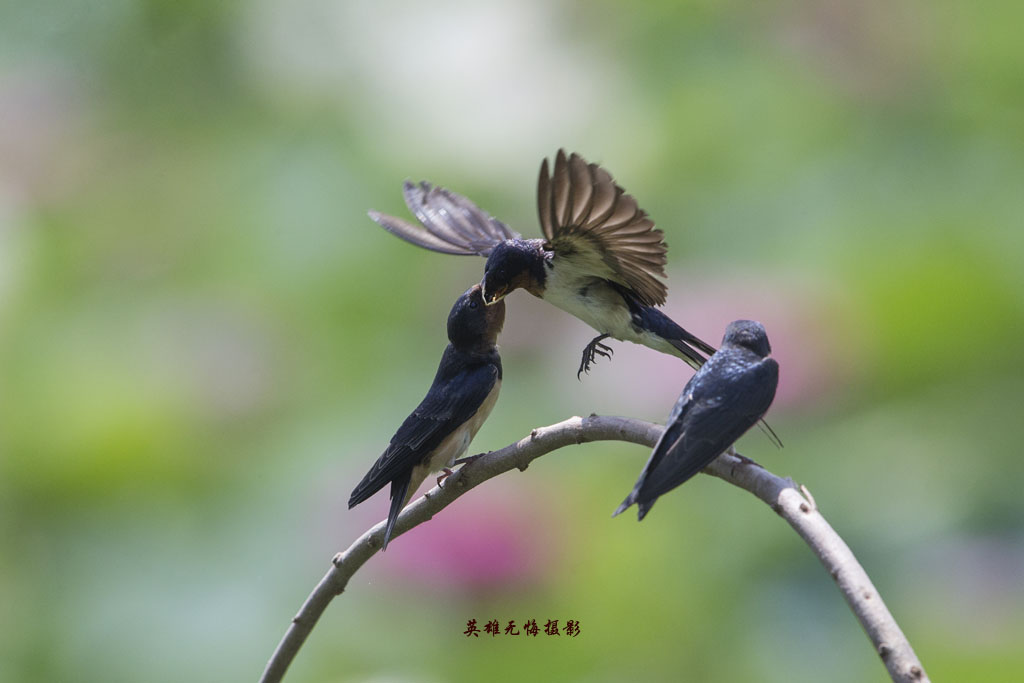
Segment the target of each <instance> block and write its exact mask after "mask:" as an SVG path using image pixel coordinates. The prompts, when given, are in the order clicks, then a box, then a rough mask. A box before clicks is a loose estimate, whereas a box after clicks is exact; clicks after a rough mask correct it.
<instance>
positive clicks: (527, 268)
mask: <svg viewBox="0 0 1024 683" xmlns="http://www.w3.org/2000/svg"><path fill="white" fill-rule="evenodd" d="M404 194H405V203H406V205H407V206H408V207H409V210H410V211H412V213H413V214H414V215H415V216H416V218H417V219H418V220H419V222H420V223H421V224H422V226H423V227H422V228H421V227H416V226H415V225H412V224H411V223H408V222H406V221H404V220H402V219H400V218H395V217H394V216H388V215H385V214H382V213H378V212H376V211H370V218H372V219H373V220H374V221H376V222H377V223H379V224H380V225H381V226H382V227H383V228H384V229H386V230H388V231H389V232H392V233H394V234H395V235H398V236H399V237H401V238H402V239H404V240H406V241H408V242H412V243H413V244H416V245H419V246H421V247H424V248H426V249H431V250H433V251H439V252H442V253H445V254H463V255H469V254H479V255H481V256H486V257H487V265H486V266H485V268H484V277H483V280H482V282H481V284H482V285H483V291H484V301H486V302H487V303H488V304H493V303H494V302H496V301H500V300H501V299H502V298H503V297H504V296H506V295H507V294H509V293H510V292H512V291H514V290H516V289H519V288H522V289H525V290H526V291H528V292H529V293H530V294H533V295H534V296H536V297H539V298H541V299H544V300H545V301H548V302H550V303H552V304H554V305H555V306H558V307H559V308H561V309H562V310H564V311H567V312H569V313H571V314H573V315H574V316H576V317H577V318H579V319H580V320H582V321H583V322H585V323H587V324H588V325H590V326H591V327H593V328H594V329H595V330H597V331H598V332H600V333H601V334H600V335H599V336H598V337H596V338H595V339H593V340H592V341H591V342H590V343H589V344H587V346H586V348H585V349H584V350H583V358H582V361H581V362H580V368H579V371H578V372H577V373H576V376H577V377H579V376H580V374H581V373H583V372H584V371H589V369H590V365H591V363H593V362H594V360H595V357H596V356H597V355H601V356H604V357H606V358H608V357H610V354H611V353H612V350H611V348H609V347H608V346H606V345H605V344H602V343H601V341H602V340H603V339H606V338H608V337H613V338H615V339H619V340H623V341H630V342H634V343H636V344H643V345H644V346H649V347H650V348H652V349H655V350H657V351H661V352H663V353H668V354H671V355H673V356H678V357H679V358H682V359H683V360H685V361H686V362H687V363H689V364H690V365H691V366H692V367H694V368H699V367H700V366H701V365H703V364H704V361H705V358H704V356H703V355H701V352H703V353H704V354H709V355H710V354H712V353H714V352H715V349H714V347H712V346H711V345H710V344H707V343H706V342H703V341H701V340H700V339H698V338H697V337H695V336H694V335H692V334H690V333H689V332H687V331H686V330H684V329H683V328H682V327H680V326H679V325H677V324H676V323H675V322H673V321H672V319H670V318H669V317H668V316H667V315H665V314H664V313H662V312H661V311H660V310H658V308H657V306H661V305H662V304H664V303H665V296H666V294H667V293H668V289H667V288H666V287H665V284H664V283H662V282H661V281H660V280H659V279H658V278H659V277H662V278H663V277H665V261H666V258H665V253H666V251H667V249H668V247H667V246H666V245H665V242H664V241H663V239H662V238H663V233H662V232H661V231H660V230H656V229H655V228H654V222H653V221H652V220H651V219H650V218H649V217H648V216H647V213H646V212H645V211H644V210H643V209H640V208H639V207H638V206H637V203H636V200H635V199H633V197H632V196H631V195H628V194H626V192H625V191H624V190H623V189H622V188H621V187H619V186H618V185H617V184H616V183H615V181H614V180H613V179H612V176H611V174H610V173H608V171H606V170H604V169H603V168H601V167H600V166H598V165H597V164H589V163H587V162H586V161H585V160H584V159H583V157H581V156H579V155H578V154H575V153H574V154H571V155H569V156H568V157H566V155H565V151H564V150H558V154H557V155H556V156H555V163H554V170H553V172H552V173H549V171H548V160H547V159H545V160H544V162H543V163H542V164H541V167H540V179H539V181H538V184H537V209H538V213H539V215H540V225H541V229H542V230H543V232H544V239H523V238H522V236H521V235H519V234H518V233H516V232H513V231H512V230H511V229H509V227H508V226H506V225H505V224H504V223H502V222H501V221H499V220H498V219H496V218H494V217H492V216H491V215H490V214H488V213H487V212H486V211H483V210H482V209H480V208H479V207H477V206H476V205H475V204H474V203H473V202H471V201H470V200H468V199H466V198H465V197H462V196H460V195H458V194H455V193H454V192H451V191H449V190H446V189H444V188H442V187H435V186H432V185H431V184H429V183H426V182H421V183H420V184H419V185H414V184H413V183H410V182H406V183H405V192H404Z"/></svg>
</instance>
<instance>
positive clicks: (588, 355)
mask: <svg viewBox="0 0 1024 683" xmlns="http://www.w3.org/2000/svg"><path fill="white" fill-rule="evenodd" d="M609 336H611V335H607V334H602V335H601V336H600V337H594V338H593V339H592V340H591V341H590V343H589V344H587V345H586V346H585V347H584V349H583V359H582V360H581V361H580V369H579V370H578V371H577V372H576V379H580V375H582V374H583V373H584V372H586V373H589V372H590V366H591V365H593V363H594V361H595V360H597V357H598V356H604V357H605V358H611V357H612V355H613V354H614V353H615V351H613V350H612V347H610V346H608V345H607V344H602V343H601V340H602V339H607V338H608V337H609Z"/></svg>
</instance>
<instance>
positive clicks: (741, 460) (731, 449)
mask: <svg viewBox="0 0 1024 683" xmlns="http://www.w3.org/2000/svg"><path fill="white" fill-rule="evenodd" d="M726 453H728V454H729V455H731V456H732V457H734V458H736V459H737V460H739V462H738V463H733V466H732V467H731V468H730V469H729V472H730V474H736V468H737V467H741V466H743V467H746V466H747V465H753V466H754V467H761V465H759V464H758V463H756V462H754V461H753V460H751V459H750V458H748V457H747V456H745V455H740V454H739V453H737V452H736V448H735V447H734V446H729V449H728V450H727V451H726ZM761 469H764V468H763V467H761Z"/></svg>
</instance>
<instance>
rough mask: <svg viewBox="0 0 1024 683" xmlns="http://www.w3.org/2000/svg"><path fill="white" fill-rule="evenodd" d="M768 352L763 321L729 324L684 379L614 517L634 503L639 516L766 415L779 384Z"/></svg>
mask: <svg viewBox="0 0 1024 683" xmlns="http://www.w3.org/2000/svg"><path fill="white" fill-rule="evenodd" d="M771 352H772V349H771V346H769V344H768V336H767V335H766V334H765V331H764V326H763V325H761V323H759V322H754V321H752V320H736V321H734V322H731V323H729V326H728V327H727V328H726V330H725V337H724V338H723V339H722V346H721V348H720V349H718V351H717V352H716V353H715V354H714V355H713V356H711V358H709V359H708V362H707V363H706V364H705V365H704V367H702V368H701V369H700V370H698V371H697V374H695V375H694V376H693V377H692V378H690V381H689V382H687V383H686V387H685V388H684V389H683V393H682V394H680V395H679V400H678V401H676V405H675V407H674V408H672V413H671V414H670V415H669V416H668V424H667V425H666V426H665V432H664V433H663V434H662V435H661V438H660V439H658V443H657V444H656V445H655V446H654V452H652V453H651V457H650V459H649V460H648V461H647V464H646V465H644V470H643V472H641V473H640V478H639V479H637V481H636V486H634V487H633V491H632V492H631V493H630V494H629V495H628V496H626V500H624V501H622V505H620V506H619V509H618V510H616V511H615V514H613V515H612V516H613V517H614V516H615V515H617V514H619V513H620V512H622V511H623V510H625V509H626V508H628V507H629V506H630V505H632V504H633V503H637V504H638V507H639V519H643V518H644V516H645V515H646V514H647V511H648V510H650V509H651V506H652V505H654V502H655V501H656V500H657V499H658V496H661V495H663V494H665V493H668V492H669V491H671V490H672V489H674V488H675V487H677V486H679V485H680V484H682V483H683V482H685V481H686V480H687V479H689V478H690V477H692V476H693V475H695V474H697V473H698V472H700V471H701V470H702V469H704V467H706V466H707V465H708V464H710V463H711V461H712V460H714V459H715V458H717V457H718V456H719V455H721V454H722V453H723V452H725V450H726V449H728V448H729V446H731V445H732V444H733V443H734V442H735V441H736V440H737V439H738V438H740V437H741V436H743V434H744V433H745V432H746V431H747V430H748V429H750V428H751V427H753V426H754V423H756V422H757V421H758V420H760V419H761V418H762V417H763V416H764V414H765V412H767V410H768V406H770V405H771V403H772V399H774V398H775V388H776V386H778V383H779V364H778V363H776V362H775V361H774V360H773V359H771V358H769V357H768V356H769V354H771Z"/></svg>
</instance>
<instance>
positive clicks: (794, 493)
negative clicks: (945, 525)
mask: <svg viewBox="0 0 1024 683" xmlns="http://www.w3.org/2000/svg"><path fill="white" fill-rule="evenodd" d="M663 429H664V428H663V427H662V426H660V425H656V424H652V423H650V422H644V421H642V420H635V419H632V418H628V417H607V416H598V415H591V416H590V417H585V418H580V417H572V418H569V419H568V420H565V421H564V422H559V423H558V424H554V425H551V426H549V427H540V428H538V429H534V430H533V431H531V432H530V435H529V436H527V437H526V438H524V439H521V440H520V441H518V442H516V443H514V444H511V445H509V446H506V447H505V448H502V449H501V450H498V451H493V452H491V453H487V454H485V455H483V456H481V457H480V458H478V459H476V460H475V461H474V462H472V463H469V464H468V465H466V466H465V467H463V468H462V469H460V470H459V471H457V472H456V473H455V474H453V475H452V476H450V477H448V479H447V481H446V482H445V485H444V488H443V489H438V488H434V489H431V490H430V491H428V492H427V493H426V494H425V495H424V496H422V497H421V498H419V499H417V500H415V501H414V502H413V503H411V504H410V505H408V506H407V507H406V508H405V510H403V511H402V514H401V515H400V516H399V518H398V522H397V524H396V525H395V531H394V534H393V535H392V537H393V538H394V537H397V536H400V535H401V534H403V533H405V532H406V531H408V530H409V529H411V528H413V527H415V526H418V525H419V524H422V523H423V522H426V521H427V520H429V519H431V518H432V517H433V516H434V515H435V514H437V513H438V512H439V511H441V510H442V509H444V508H445V507H447V506H448V505H450V504H451V503H452V502H453V501H454V500H455V499H456V498H458V497H459V496H461V495H462V494H463V493H465V492H466V491H469V490H470V489H472V488H474V487H476V486H478V485H479V484H481V483H483V482H485V481H487V480H488V479H490V478H491V477H495V476H497V475H499V474H501V473H503V472H508V471H509V470H512V469H519V470H525V469H526V468H527V466H528V465H529V464H530V462H531V461H533V460H534V459H535V458H539V457H540V456H542V455H545V454H547V453H550V452H552V451H554V450H557V449H559V448H562V447H564V446H569V445H572V444H580V443H586V442H588V441H609V440H614V441H627V442H629V443H636V444H642V445H645V446H649V447H653V446H654V444H655V443H656V442H657V440H658V437H660V436H661V432H662V430H663ZM704 471H705V472H706V473H708V474H711V475H714V476H716V477H718V478H720V479H724V480H725V481H727V482H729V483H730V484H733V485H735V486H738V487H740V488H742V489H744V490H746V491H749V492H750V493H753V494H754V495H755V496H757V497H758V498H760V499H761V500H763V501H764V502H765V503H767V504H768V505H769V506H770V507H771V508H772V510H774V511H775V512H777V513H778V514H779V515H780V516H781V517H782V518H783V519H785V520H786V521H787V522H789V524H790V526H792V527H793V528H794V529H795V530H796V532H797V533H798V534H800V537H801V538H803V539H804V541H805V542H806V543H807V545H809V546H810V548H811V550H812V551H814V554H815V555H817V556H818V559H819V560H821V563H822V564H823V565H824V566H825V569H826V570H828V572H829V574H830V575H831V576H832V578H833V579H835V582H836V584H837V585H838V586H839V590H840V592H842V594H843V598H845V599H846V602H847V603H848V604H849V605H850V608H851V609H852V610H853V613H854V615H856V617H857V619H858V621H860V623H861V626H863V627H864V631H865V632H866V633H867V635H868V638H870V639H871V642H872V644H873V645H874V647H875V651H876V652H877V653H878V654H879V656H880V657H881V658H882V661H883V662H884V663H885V667H886V669H888V671H889V675H890V676H891V677H892V680H893V681H897V682H898V683H920V682H922V681H927V680H928V676H927V674H925V672H924V667H922V666H921V662H920V661H918V659H917V655H915V654H914V650H913V649H912V648H911V647H910V643H909V642H907V638H906V636H904V635H903V632H902V631H901V630H900V627H899V626H898V625H897V624H896V620H895V619H893V617H892V614H891V613H890V612H889V610H888V608H887V607H886V606H885V603H884V602H882V598H881V596H880V595H879V594H878V591H877V590H875V587H874V585H872V583H871V579H869V578H868V575H867V574H866V573H865V572H864V569H863V568H862V567H861V566H860V564H859V563H858V562H857V559H856V558H855V557H854V556H853V553H852V552H851V551H850V548H849V547H848V546H847V545H846V543H844V542H843V539H842V538H840V537H839V535H838V534H837V533H836V532H835V531H834V530H833V529H832V527H831V526H829V524H828V522H826V521H825V518H824V517H822V516H821V513H820V512H818V509H817V506H816V505H815V504H814V503H813V499H810V496H809V495H808V496H807V497H804V496H803V495H801V493H800V491H798V490H797V487H796V486H795V485H794V483H793V481H792V480H790V479H783V478H781V477H778V476H776V475H774V474H772V473H771V472H769V471H768V470H766V469H764V468H762V467H760V466H757V467H754V466H750V465H748V464H747V463H745V462H744V461H743V460H741V459H740V457H736V456H734V455H732V454H730V453H725V454H723V455H721V456H719V457H718V459H716V460H715V461H714V462H712V463H711V464H710V465H708V467H707V468H706V469H705V470H704ZM804 490H805V491H806V489H804ZM384 526H385V522H380V523H378V524H377V525H376V526H374V527H373V528H371V529H370V530H369V531H367V532H366V533H364V534H363V535H362V536H360V537H359V538H358V539H356V541H355V542H354V543H353V544H352V545H350V546H349V547H348V549H347V550H345V551H344V552H341V553H338V554H337V555H335V557H334V560H333V561H332V563H331V568H330V570H328V572H327V574H326V575H325V576H324V577H323V579H321V580H320V583H319V584H317V587H316V588H315V589H314V590H313V592H312V593H311V594H310V595H309V597H308V598H307V599H306V602H305V604H303V605H302V609H300V610H299V613H298V614H297V615H296V616H295V618H294V619H292V623H291V626H289V627H288V631H287V632H286V633H285V635H284V638H282V639H281V642H280V644H278V646H277V649H276V650H275V651H274V654H273V656H272V657H271V658H270V661H269V662H268V663H267V668H266V670H265V671H264V672H263V677H262V678H261V679H260V681H261V683H276V682H277V681H280V680H281V679H282V678H283V677H284V674H285V671H286V670H287V669H288V665H289V664H291V662H292V660H293V659H294V658H295V655H296V653H298V651H299V648H301V647H302V644H303V643H304V642H305V641H306V638H307V637H308V636H309V634H310V632H311V631H312V630H313V627H314V626H315V625H316V622H317V620H318V619H319V618H320V615H321V614H323V612H324V610H325V609H326V608H327V605H328V604H329V603H330V601H331V600H332V599H333V598H334V596H335V595H339V594H340V593H341V592H342V591H344V590H345V586H346V585H347V584H348V581H349V579H350V578H352V575H353V574H355V572H356V571H357V570H358V569H359V568H360V567H362V566H363V564H364V563H365V562H366V561H367V560H368V559H370V557H372V556H373V555H374V553H376V552H377V550H378V549H379V548H380V545H381V541H382V537H383V534H384Z"/></svg>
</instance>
